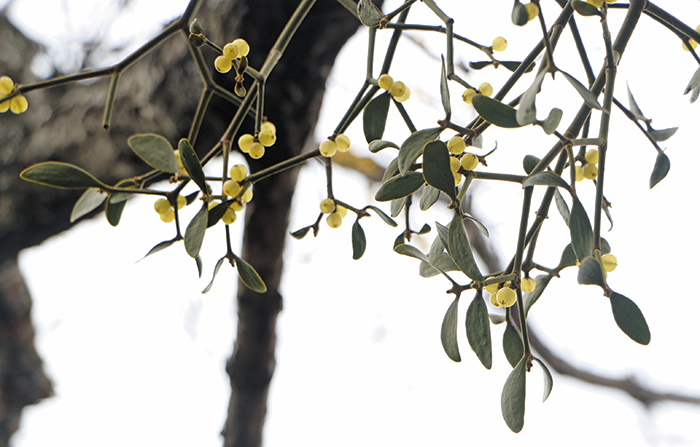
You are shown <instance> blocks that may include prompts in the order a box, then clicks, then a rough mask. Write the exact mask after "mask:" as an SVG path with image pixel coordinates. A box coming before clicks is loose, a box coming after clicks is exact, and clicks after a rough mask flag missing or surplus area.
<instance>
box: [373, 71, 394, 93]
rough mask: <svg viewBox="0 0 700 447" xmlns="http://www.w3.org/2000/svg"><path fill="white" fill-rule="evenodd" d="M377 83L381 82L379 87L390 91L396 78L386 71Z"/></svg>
mask: <svg viewBox="0 0 700 447" xmlns="http://www.w3.org/2000/svg"><path fill="white" fill-rule="evenodd" d="M377 83H378V84H379V87H381V88H383V89H384V90H387V91H389V90H391V86H392V85H394V79H393V78H392V77H391V76H389V75H388V74H386V73H384V74H383V75H381V76H379V79H377Z"/></svg>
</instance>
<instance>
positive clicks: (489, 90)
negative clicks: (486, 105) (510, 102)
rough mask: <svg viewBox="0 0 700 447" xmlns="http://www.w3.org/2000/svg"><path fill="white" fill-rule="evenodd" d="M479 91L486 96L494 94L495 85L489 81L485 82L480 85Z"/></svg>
mask: <svg viewBox="0 0 700 447" xmlns="http://www.w3.org/2000/svg"><path fill="white" fill-rule="evenodd" d="M479 93H480V94H482V95H484V96H491V95H493V87H491V84H489V83H488V82H484V83H482V84H481V85H480V86H479Z"/></svg>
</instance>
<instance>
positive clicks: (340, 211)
mask: <svg viewBox="0 0 700 447" xmlns="http://www.w3.org/2000/svg"><path fill="white" fill-rule="evenodd" d="M335 212H336V213H338V214H340V217H343V218H344V217H345V216H347V215H348V209H347V208H345V207H344V206H343V205H336V206H335Z"/></svg>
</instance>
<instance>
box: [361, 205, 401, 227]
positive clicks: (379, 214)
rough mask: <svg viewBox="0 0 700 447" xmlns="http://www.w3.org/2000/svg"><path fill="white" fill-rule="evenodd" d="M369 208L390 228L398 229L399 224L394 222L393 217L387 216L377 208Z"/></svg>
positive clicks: (371, 206)
mask: <svg viewBox="0 0 700 447" xmlns="http://www.w3.org/2000/svg"><path fill="white" fill-rule="evenodd" d="M367 208H369V209H371V210H372V211H374V212H375V213H377V216H379V217H380V218H381V219H382V220H383V221H384V222H386V223H387V225H389V226H390V227H397V226H398V225H399V224H397V223H396V221H394V219H392V218H391V217H389V216H387V214H386V213H385V212H384V211H382V210H381V209H379V208H377V207H376V206H374V205H369V206H368V207H367Z"/></svg>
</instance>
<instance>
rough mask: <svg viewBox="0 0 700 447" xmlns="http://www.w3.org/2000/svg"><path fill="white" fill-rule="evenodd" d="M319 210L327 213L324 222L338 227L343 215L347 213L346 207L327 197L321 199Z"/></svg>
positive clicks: (332, 226)
mask: <svg viewBox="0 0 700 447" xmlns="http://www.w3.org/2000/svg"><path fill="white" fill-rule="evenodd" d="M320 206H321V212H322V213H323V214H328V217H327V218H326V223H327V224H328V226H329V227H331V228H338V227H339V226H340V225H342V223H343V217H345V216H346V215H347V214H348V209H347V208H345V207H344V206H342V205H338V204H337V203H335V200H333V199H331V198H328V199H323V200H322V201H321V205H320Z"/></svg>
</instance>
